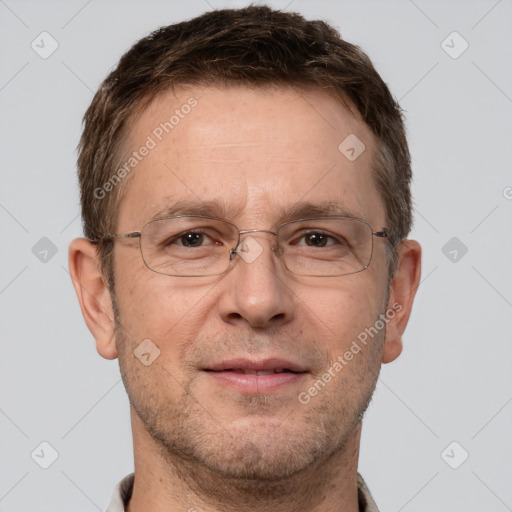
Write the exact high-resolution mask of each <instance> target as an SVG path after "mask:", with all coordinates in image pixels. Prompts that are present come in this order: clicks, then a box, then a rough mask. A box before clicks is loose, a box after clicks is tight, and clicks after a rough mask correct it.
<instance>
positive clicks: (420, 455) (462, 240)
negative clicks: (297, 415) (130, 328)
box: [0, 0, 512, 512]
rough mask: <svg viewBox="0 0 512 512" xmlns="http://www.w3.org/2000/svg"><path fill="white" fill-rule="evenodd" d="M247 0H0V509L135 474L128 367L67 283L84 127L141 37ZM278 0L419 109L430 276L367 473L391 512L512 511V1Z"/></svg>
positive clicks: (73, 500)
mask: <svg viewBox="0 0 512 512" xmlns="http://www.w3.org/2000/svg"><path fill="white" fill-rule="evenodd" d="M246 3H247V2H243V1H240V2H225V1H223V0H208V1H204V0H189V1H187V2H184V3H182V2H177V1H167V2H164V1H158V2H157V1H152V2H149V1H145V2H142V1H138V2H114V1H110V2H106V1H100V0H92V1H79V2H75V1H68V2H64V1H60V2H56V1H45V2H35V1H34V2H30V1H15V0H5V1H3V0H0V38H1V44H0V53H1V62H2V65H1V69H0V108H1V120H0V130H1V132H0V141H1V143H0V152H1V173H2V176H1V183H2V185H1V187H0V225H1V233H2V250H1V260H0V312H1V313H0V314H1V321H2V326H1V333H2V342H1V356H0V400H1V402H0V511H4V512H5V511H8V512H18V511H36V510H37V511H39V512H44V511H51V512H58V511H70V510H73V511H74V512H81V511H84V512H88V511H91V512H94V511H96V510H103V509H104V508H105V507H106V505H107V504H108V502H109V500H110V496H111V493H112V490H113V487H114V486H115V484H116V483H117V482H118V480H120V479H121V478H122V477H123V476H124V475H125V474H127V473H129V472H131V471H132V468H133V456H132V445H131V431H130V425H129V416H128V401H127V398H126V394H125V391H124V388H123V385H122V383H121V382H120V375H119V370H118V363H117V361H105V360H103V359H102V358H101V357H100V356H99V355H98V354H97V353H96V351H95V346H94V340H93V338H92V337H91V335H90V334H89V332H88V331H87V329H86V327H85V324H84V322H83V320H82V317H81V314H80V311H79V307H78V303H77V301H76V298H75V295H74V291H73V289H72V286H71V282H70V279H69V275H68V270H67V267H68V264H67V246H68V244H69V242H70V240H71V239H72V238H74V237H76V236H80V235H81V226H80V219H79V205H78V190H77V182H76V176H75V157H76V155H75V147H76V144H77V141H78V138H79V134H80V124H81V118H82V115H83V113H84V111H85V109H86V107H87V106H88V104H89V103H90V101H91V99H92V95H93V91H95V90H96V88H97V87H98V85H99V84H100V82H101V80H102V79H103V78H104V76H105V75H106V74H107V72H108V70H109V69H110V68H111V67H112V66H113V65H114V64H115V63H116V62H117V60H118V59H119V57H120V56H121V54H122V53H123V52H124V51H125V50H127V49H128V47H129V46H130V45H131V44H132V43H133V42H134V41H135V40H136V39H138V38H140V37H142V36H144V35H146V34H147V33H149V32H150V31H151V30H153V29H155V28H157V27H159V26H161V25H165V24H169V23H172V22H175V21H178V20H182V19H185V18H190V17H192V16H195V15H198V14H200V13H202V12H204V11H205V10H208V9H209V8H210V6H212V7H224V6H241V5H245V4H246ZM267 3H269V4H270V5H273V6H275V7H278V8H283V9H286V10H295V11H299V12H301V13H303V14H304V15H305V16H307V17H309V18H323V19H326V20H328V21H330V22H332V23H333V24H334V25H335V26H337V27H338V28H339V29H340V30H341V33H342V35H343V36H344V37H345V38H346V39H347V40H349V41H351V42H355V43H357V44H359V45H360V46H362V48H363V49H364V50H365V51H366V52H367V53H368V54H369V55H370V57H371V58H372V59H373V61H374V63H375V65H376V67H377V69H378V70H379V71H380V73H381V74H382V76H383V77H384V79H385V80H386V82H387V83H388V84H389V85H390V88H391V90H392V92H393V94H394V95H395V96H396V97H397V98H398V99H400V101H401V104H402V106H403V107H404V109H405V110H406V111H407V126H408V132H409V140H410V146H411V151H412V155H413V158H414V172H415V182H414V195H415V199H416V208H415V210H416V213H415V217H416V222H415V228H414V232H413V233H412V237H413V238H416V239H418V240H419V241H420V242H421V243H422V245H423V248H424V263H423V281H422V284H421V286H420V289H419V292H418V297H417V300H416V305H415V308H414V311H413V315H412V319H411V322H410V325H409V327H408V330H407V332H406V336H405V349H404V353H403V355H402V356H401V357H400V358H399V359H398V360H397V361H396V362H395V363H392V364H391V365H388V366H387V367H385V368H384V369H383V371H382V375H381V379H380V381H379V384H378V388H377V391H376V394H375V397H374V401H373V403H372V405H371V406H370V409H369V411H368V413H367V417H366V421H365V424H364V430H363V439H362V447H361V460H360V471H361V473H362V474H363V475H364V477H365V479H366V480H367V483H368V485H369V487H370V489H371V490H372V492H373V494H374V496H375V499H376V501H377V503H378V504H379V506H380V508H381V510H382V511H383V512H385V511H391V512H399V511H402V510H403V511H415V512H421V511H425V512H427V511H428V512H432V511H433V510H436V511H448V510H449V511H459V510H460V511H462V510H464V511H467V512H469V511H482V510H485V511H496V512H500V511H505V510H512V486H511V480H512V442H511V432H512V429H511V426H512V403H511V402H512V372H511V371H510V368H511V360H512V357H511V356H512V345H511V343H510V341H511V340H510V337H511V334H510V333H511V331H512V329H511V327H512V326H511V323H512V322H511V319H512V315H511V308H512V272H511V271H510V263H511V261H512V237H511V228H512V173H511V162H512V144H511V139H510V137H511V134H512V131H511V125H512V67H511V64H510V63H511V62H512V59H511V57H512V55H511V54H512V30H511V27H512V23H511V22H512V1H511V0H501V1H496V0H480V1H472V2H469V1H451V2H446V1H444V2H436V1H426V0H415V1H414V2H413V1H409V0H401V1H380V2H370V1H359V2H356V1H341V2H334V1H315V2H313V1H310V2H305V1H300V0H294V1H292V2H290V1H289V0H285V1H282V2H281V1H277V0H276V1H273V2H267ZM43 31H47V32H48V33H49V34H51V36H52V37H53V38H54V39H55V40H56V41H57V43H58V48H57V50H56V51H55V52H54V53H53V54H52V55H51V56H49V57H48V58H46V59H43V58H41V57H40V55H39V54H38V53H36V52H35V51H34V50H33V49H32V48H31V42H32V41H34V40H35V42H36V43H38V42H39V43H38V44H39V46H42V44H43V43H41V37H38V36H39V34H40V33H41V32H43ZM454 31H457V32H458V33H459V34H460V35H461V36H462V38H464V40H465V41H467V43H468V44H469V47H468V49H467V50H466V51H465V52H464V53H462V54H461V55H459V56H458V57H457V58H453V57H454V56H456V55H457V54H458V53H459V52H460V51H461V50H462V49H463V48H464V40H462V39H460V38H459V37H458V36H453V35H452V36H450V37H448V36H449V35H450V34H452V32H454ZM44 37H47V36H44ZM447 37H448V39H447ZM445 40H446V41H445ZM443 41H445V43H442V42H443ZM50 45H51V41H50V40H49V39H46V40H45V43H44V47H45V49H46V50H48V49H49V48H51V46H50ZM445 50H446V51H445ZM447 52H448V53H447ZM449 53H451V56H450V55H449ZM43 237H47V238H48V239H49V240H50V241H51V244H53V245H54V247H53V245H51V244H49V242H48V241H47V240H43V241H40V240H41V238H43ZM453 237H456V240H454V241H452V242H450V243H449V245H448V246H446V244H447V243H448V242H449V240H451V239H452V238H453ZM38 244H39V245H38ZM462 244H464V245H462ZM34 246H35V249H33V248H34ZM464 246H465V247H467V253H466V254H463V248H464ZM45 250H46V251H48V252H47V253H45V252H44V251H45ZM55 250H56V251H57V252H56V253H55V254H53V252H54V251H55ZM453 251H456V252H453ZM455 256H456V259H455V260H454V258H455ZM43 441H46V442H47V443H49V444H50V445H51V446H52V447H53V449H54V450H56V452H57V453H58V458H57V460H56V461H55V462H54V463H53V464H52V465H51V466H50V467H49V468H48V469H42V468H41V467H40V464H44V463H49V462H51V449H49V448H48V447H47V446H46V447H45V446H43V447H40V443H41V442H43ZM453 441H455V442H457V443H458V444H456V445H452V446H451V447H449V448H448V449H447V450H445V449H446V448H447V447H448V446H449V445H450V443H452V442H453ZM34 450H35V454H34V456H33V458H32V457H31V453H32V452H34ZM465 451H467V452H468V453H469V457H468V459H467V460H466V461H464V462H463V463H462V464H461V462H462V461H463V459H464V453H465ZM443 454H444V455H443ZM450 465H451V466H454V467H456V466H458V468H457V469H453V468H452V467H451V466H450Z"/></svg>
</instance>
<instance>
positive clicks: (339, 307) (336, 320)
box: [298, 271, 386, 351]
mask: <svg viewBox="0 0 512 512" xmlns="http://www.w3.org/2000/svg"><path fill="white" fill-rule="evenodd" d="M364 274H366V275H364ZM318 284H319V285H318V286H311V287H308V289H306V290H303V291H302V292H300V294H298V295H299V296H300V304H301V305H302V306H301V307H302V308H303V312H304V314H305V315H306V317H307V320H305V324H306V325H305V327H306V328H308V325H307V324H309V328H312V327H313V326H316V327H315V328H316V330H317V334H318V335H319V337H320V341H321V338H323V339H324V345H326V344H329V345H330V347H326V348H330V349H331V350H336V351H339V350H340V349H343V348H344V346H345V345H346V344H347V343H348V344H349V345H350V342H351V340H352V339H353V338H354V337H357V335H358V334H359V332H361V331H364V329H365V328H367V327H369V326H371V325H373V324H374V323H375V321H376V319H377V318H378V316H379V314H380V313H382V312H383V311H382V308H383V307H384V306H383V305H384V302H385V298H386V297H385V293H383V290H382V287H381V286H380V285H379V284H378V283H376V282H375V281H374V279H373V276H372V275H371V274H370V273H369V272H368V273H367V271H365V272H361V273H360V274H354V275H353V276H344V277H341V278H331V280H330V281H327V282H325V283H320V282H319V283H318ZM313 334H314V333H313Z"/></svg>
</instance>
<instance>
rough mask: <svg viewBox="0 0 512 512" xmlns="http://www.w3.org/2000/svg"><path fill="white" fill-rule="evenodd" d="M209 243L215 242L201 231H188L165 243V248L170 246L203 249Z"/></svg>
mask: <svg viewBox="0 0 512 512" xmlns="http://www.w3.org/2000/svg"><path fill="white" fill-rule="evenodd" d="M208 241H210V242H213V240H212V239H211V238H210V237H209V236H208V235H207V234H206V233H203V232H201V231H197V230H194V231H186V232H185V233H181V234H179V235H176V236H174V237H172V238H169V239H168V240H167V241H166V242H165V244H164V245H165V246H169V245H179V246H182V247H192V248H194V247H202V246H203V245H205V243H207V242H208Z"/></svg>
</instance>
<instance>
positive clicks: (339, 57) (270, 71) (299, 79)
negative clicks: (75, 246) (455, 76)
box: [78, 6, 412, 282]
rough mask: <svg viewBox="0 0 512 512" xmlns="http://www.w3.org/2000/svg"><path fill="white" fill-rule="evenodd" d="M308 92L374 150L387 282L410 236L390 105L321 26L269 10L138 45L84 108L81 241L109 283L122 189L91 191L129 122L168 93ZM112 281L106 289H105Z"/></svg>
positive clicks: (404, 155) (373, 74)
mask: <svg viewBox="0 0 512 512" xmlns="http://www.w3.org/2000/svg"><path fill="white" fill-rule="evenodd" d="M194 84H201V85H218V86H222V85H228V84H239V85H245V86H250V87H258V86H283V85H286V86H292V87H297V88H306V87H307V88H311V87H313V88H317V89H321V90H324V91H327V92H329V93H330V94H332V95H333V96H335V97H336V98H338V99H339V100H340V101H342V102H344V103H346V102H347V100H348V102H349V103H351V104H352V105H353V106H355V108H356V109H357V110H358V112H359V114H360V115H361V117H362V119H363V120H364V122H365V123H366V124H367V125H368V126H369V127H370V129H371V131H372V133H373V134H374V136H375V138H376V142H377V154H376V157H375V161H374V165H373V172H374V178H375V180H376V185H377V188H378V190H379V192H380V194H381V196H382V199H383V201H384V205H385V209H386V222H387V224H386V227H387V229H388V231H389V234H390V237H389V242H390V243H389V249H390V251H389V253H388V254H389V255H390V256H391V258H390V275H392V274H393V273H394V270H395V268H396V261H397V256H396V248H397V246H398V244H399V243H400V242H401V241H402V240H404V239H405V238H406V237H407V235H408V233H409V231H410V228H411V223H412V205H411V193H410V181H411V165H410V155H409V150H408V145H407V140H406V136H405V129H404V123H403V116H402V111H401V109H400V106H399V105H398V103H397V102H396V101H395V99H394V98H393V96H392V95H391V93H390V91H389V89H388V87H387V85H386V84H385V83H384V81H383V80H382V78H381V77H380V76H379V74H378V73H377V71H376V70H375V68H374V67H373V65H372V63H371V61H370V59H369V58H368V57H367V55H366V54H365V53H364V52H363V51H362V50H361V49H360V48H359V47H357V46H355V45H353V44H350V43H348V42H346V41H344V40H343V39H342V38H341V36H340V34H339V33H338V32H337V31H336V30H335V29H334V28H332V27H331V26H330V25H328V24H327V23H325V22H323V21H318V20H317V21H308V20H306V19H304V18H303V17H302V16H301V15H299V14H296V13H286V12H280V11H276V10H273V9H270V8H269V7H265V6H261V7H255V6H251V7H246V8H244V9H224V10H217V11H212V12H208V13H206V14H203V15H201V16H199V17H196V18H194V19H192V20H189V21H185V22H181V23H177V24H174V25H169V26H166V27H162V28H160V29H158V30H156V31H154V32H153V33H151V34H150V35H149V36H147V37H145V38H143V39H141V40H140V41H138V42H137V43H136V44H135V45H134V46H133V47H132V48H131V49H130V50H129V51H128V52H127V53H125V54H124V55H123V57H122V58H121V60H120V61H119V64H118V66H117V67H116V68H115V69H114V70H113V71H112V72H111V73H110V74H109V75H108V76H107V78H106V79H105V80H104V82H103V83H102V84H101V87H100V88H99V90H98V92H97V93H96V95H95V96H94V99H93V101H92V103H91V105H90V107H89V108H88V109H87V112H86V113H85V116H84V128H83V133H82V137H81V139H80V143H79V146H78V152H79V155H78V174H79V180H80V190H81V206H82V220H83V227H84V233H85V236H86V237H87V238H89V239H90V240H93V241H96V242H97V243H98V251H99V256H100V261H101V267H102V271H103V273H104V275H105V276H107V277H109V281H110V278H112V279H113V269H112V241H111V240H109V239H105V238H104V236H105V235H106V234H107V233H112V232H114V231H113V230H115V226H116V219H117V210H118V205H119V201H120V197H121V190H122V187H113V188H112V190H111V191H110V192H109V193H108V194H104V197H101V198H98V193H97V191H98V190H100V189H101V188H102V187H103V186H104V184H105V183H106V182H108V180H109V179H111V178H112V176H114V175H115V172H116V170H117V169H118V167H119V165H120V164H121V155H122V152H123V144H124V142H125V140H126V135H127V131H128V129H129V121H130V120H131V119H133V118H134V116H135V115H137V114H138V113H140V112H141V111H142V110H143V109H144V108H145V106H147V105H148V103H149V102H150V101H151V100H152V99H154V98H155V96H156V95H157V94H158V93H160V92H162V91H165V90H168V89H170V88H172V87H174V86H176V85H194ZM112 282H113V281H112Z"/></svg>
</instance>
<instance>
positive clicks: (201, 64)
mask: <svg viewBox="0 0 512 512" xmlns="http://www.w3.org/2000/svg"><path fill="white" fill-rule="evenodd" d="M78 167H79V178H80V186H81V193H82V195H81V200H82V215H83V222H84V230H85V235H86V237H87V239H77V240H75V241H73V243H72V244H71V247H70V256H69V257H70V269H71V274H72V278H73V283H74V286H75V289H76V292H77V295H78V299H79V302H80V306H81V309H82V312H83V315H84V318H85V321H86V323H87V325H88V327H89V329H90V330H91V332H92V334H93V335H94V337H95V339H96V346H97V350H98V352H99V354H100V355H101V356H103V357H105V358H107V359H113V358H116V357H118V358H119V364H120V368H121V373H122V376H123V381H124V384H125V387H126V390H127V393H128V396H129V399H130V406H131V407H130V409H131V422H132V431H133V443H134V459H135V473H134V475H135V476H134V475H129V476H128V477H126V478H125V479H124V480H123V481H122V482H121V483H120V484H119V486H118V487H117V488H116V490H115V492H114V496H113V498H112V503H111V505H110V507H109V509H108V511H109V512H118V511H122V510H126V511H129V512H158V511H160V512H163V511H179V510H188V511H221V510H222V511H229V510H237V511H239V510H251V511H254V510H256V511H259V510H261V511H263V510H265V511H267V510H274V511H292V510H302V511H340V510H343V511H344V512H353V511H358V510H359V511H367V512H369V511H375V510H377V507H376V505H375V503H374V501H373V499H372V497H371V496H370V493H369V491H368V489H367V487H366V485H365V484H364V481H363V479H362V478H361V477H360V476H359V475H358V473H357V463H358V452H359V442H360V433H361V421H362V416H363V414H364V412H365V410H366V408H367V406H368V403H369V401H370V398H371V395H372V392H373V390H374V387H375V384H376V380H377V377H378V373H379V369H380V365H381V363H387V362H390V361H393V360H394V359H395V358H397V357H398V355H399V354H400V352H401V349H402V341H401V336H402V334H403V332H404V329H405V327H406V324H407V321H408V318H409V315H410V312H411V308H412V302H413V299H414V295H415V292H416V289H417V286H418V282H419V277H420V253H421V251H420V247H419V245H418V243H417V242H414V241H410V240H406V236H407V234H408V233H409V230H410V226H411V199H410V189H409V185H410V179H411V171H410V158H409V152H408V148H407V142H406V139H405V134H404V127H403V120H402V116H401V112H400V109H399V106H398V105H397V104H396V102H395V101H394V100H393V98H392V96H391V94H390V93H389V90H388V88H387V86H386V85H385V84H384V82H383V81H382V79H381V78H380V77H379V75H378V74H377V72H376V71H375V70H374V68H373V66H372V64H371V62H370V61H369V59H368V58H367V57H366V55H365V54H364V53H363V52H362V51H361V50H360V49H359V48H357V47H356V46H353V45H351V44H349V43H347V42H345V41H343V40H342V39H341V38H340V36H339V34H338V33H337V32H336V31H335V30H334V29H332V28H331V27H330V26H328V25H327V24H325V23H323V22H320V21H306V20H305V19H304V18H302V17H301V16H299V15H297V14H288V13H281V12H278V11H274V10H271V9H269V8H267V7H249V8H245V9H240V10H223V11H215V12H211V13H207V14H205V15H203V16H200V17H198V18H195V19H193V20H190V21H188V22H184V23H179V24H176V25H171V26H168V27H164V28H162V29H160V30H157V31H156V32H154V33H153V34H151V35H150V36H149V37H147V38H144V39H142V40H141V41H139V42H138V43H137V44H136V45H135V46H134V47H133V48H132V49H131V50H130V51H129V52H128V53H126V54H125V55H124V56H123V57H122V59H121V61H120V62H119V65H118V66H117V68H116V69H115V70H114V71H112V73H111V74H110V75H109V76H108V77H107V79H106V80H105V81H104V83H103V84H102V86H101V87H100V89H99V91H98V92H97V94H96V96H95V97H94V100H93V102H92V104H91V106H90V108H89V109H88V111H87V113H86V115H85V123H84V131H83V135H82V139H81V142H80V145H79V159H78Z"/></svg>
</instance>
